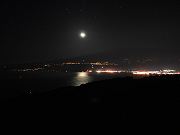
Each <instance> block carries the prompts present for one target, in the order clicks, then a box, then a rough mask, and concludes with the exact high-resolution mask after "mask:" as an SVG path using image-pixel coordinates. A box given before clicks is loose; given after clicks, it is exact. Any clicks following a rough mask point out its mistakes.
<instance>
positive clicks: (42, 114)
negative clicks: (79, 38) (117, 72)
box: [1, 75, 180, 134]
mask: <svg viewBox="0 0 180 135" xmlns="http://www.w3.org/2000/svg"><path fill="white" fill-rule="evenodd" d="M178 108H180V76H178V75H177V76H176V75H173V76H153V77H146V78H142V79H133V78H129V77H127V78H117V79H112V80H105V81H101V82H94V83H91V84H87V85H82V86H80V87H67V88H61V89H56V90H54V91H51V92H46V93H42V94H29V95H22V96H20V97H16V98H13V99H9V100H8V101H7V100H6V101H2V102H1V112H2V113H3V114H2V115H1V116H2V117H4V118H5V119H6V120H5V121H6V122H7V119H8V120H9V119H10V120H12V121H13V123H12V122H8V124H12V125H16V124H17V122H18V121H21V124H22V125H23V126H25V127H26V128H27V129H28V128H29V130H32V129H31V128H32V126H35V125H37V126H36V127H37V129H40V127H43V128H42V131H45V130H46V129H49V130H51V131H54V130H55V129H56V130H58V131H59V132H61V131H62V130H65V131H66V132H69V131H72V132H74V131H75V130H79V131H82V130H83V129H84V128H85V129H86V130H85V132H84V134H86V133H88V132H92V131H93V130H94V128H96V129H98V130H99V131H100V133H102V132H104V131H105V132H106V131H110V133H112V132H114V131H118V132H119V133H122V134H130V133H131V134H132V133H133V134H136V133H138V134H139V133H143V134H147V133H151V134H164V133H168V134H179V133H180V132H179V129H180V128H179V115H180V113H179V110H178ZM31 122H32V124H30V123H31ZM27 123H28V124H27ZM8 124H7V125H8ZM20 128H22V127H20ZM94 132H95V131H94ZM108 134H109V133H108Z"/></svg>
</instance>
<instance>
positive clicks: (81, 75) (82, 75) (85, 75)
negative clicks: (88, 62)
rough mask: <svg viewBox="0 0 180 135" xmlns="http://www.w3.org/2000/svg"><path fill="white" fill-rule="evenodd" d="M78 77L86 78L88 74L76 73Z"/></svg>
mask: <svg viewBox="0 0 180 135" xmlns="http://www.w3.org/2000/svg"><path fill="white" fill-rule="evenodd" d="M78 76H79V77H87V76H88V74H87V73H86V72H79V73H78Z"/></svg>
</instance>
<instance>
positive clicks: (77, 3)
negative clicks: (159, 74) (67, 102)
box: [0, 0, 180, 64]
mask: <svg viewBox="0 0 180 135" xmlns="http://www.w3.org/2000/svg"><path fill="white" fill-rule="evenodd" d="M0 6H1V7H0V10H1V11H0V14H1V22H0V26H1V43H0V61H1V64H7V63H24V62H35V61H46V60H53V59H57V58H66V57H74V56H86V55H97V54H107V55H110V56H109V57H111V55H116V56H123V57H128V56H131V57H134V56H140V57H146V56H148V57H154V56H156V57H162V58H163V57H180V53H179V52H180V45H179V44H180V38H179V37H180V32H179V30H180V19H179V18H180V4H179V3H178V2H177V1H173V0H169V1H161V2H160V1H158V0H154V1H151V0H143V1H138V0H133V1H130V0H117V1H115V0H109V1H105V0H103V1H98V0H49V1H45V0H42V1H39V0H35V1H33V0H22V1H21V0H4V1H1V2H0ZM80 31H85V32H86V34H87V38H86V39H81V38H79V33H80Z"/></svg>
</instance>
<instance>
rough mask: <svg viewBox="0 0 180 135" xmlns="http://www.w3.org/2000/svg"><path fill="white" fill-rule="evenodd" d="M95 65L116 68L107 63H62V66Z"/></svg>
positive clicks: (112, 64)
mask: <svg viewBox="0 0 180 135" xmlns="http://www.w3.org/2000/svg"><path fill="white" fill-rule="evenodd" d="M80 64H81V65H96V66H117V64H114V63H109V62H90V63H88V62H87V63H80V62H64V63H62V65H80Z"/></svg>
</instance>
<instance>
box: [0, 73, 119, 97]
mask: <svg viewBox="0 0 180 135" xmlns="http://www.w3.org/2000/svg"><path fill="white" fill-rule="evenodd" d="M117 77H122V75H121V74H116V73H113V74H107V73H87V72H68V73H63V72H3V73H2V74H1V77H0V81H1V85H0V98H6V97H11V96H14V95H20V94H33V93H41V92H46V91H51V90H54V89H56V88H61V87H67V86H80V85H82V84H87V83H90V82H94V81H100V80H106V79H112V78H117Z"/></svg>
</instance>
